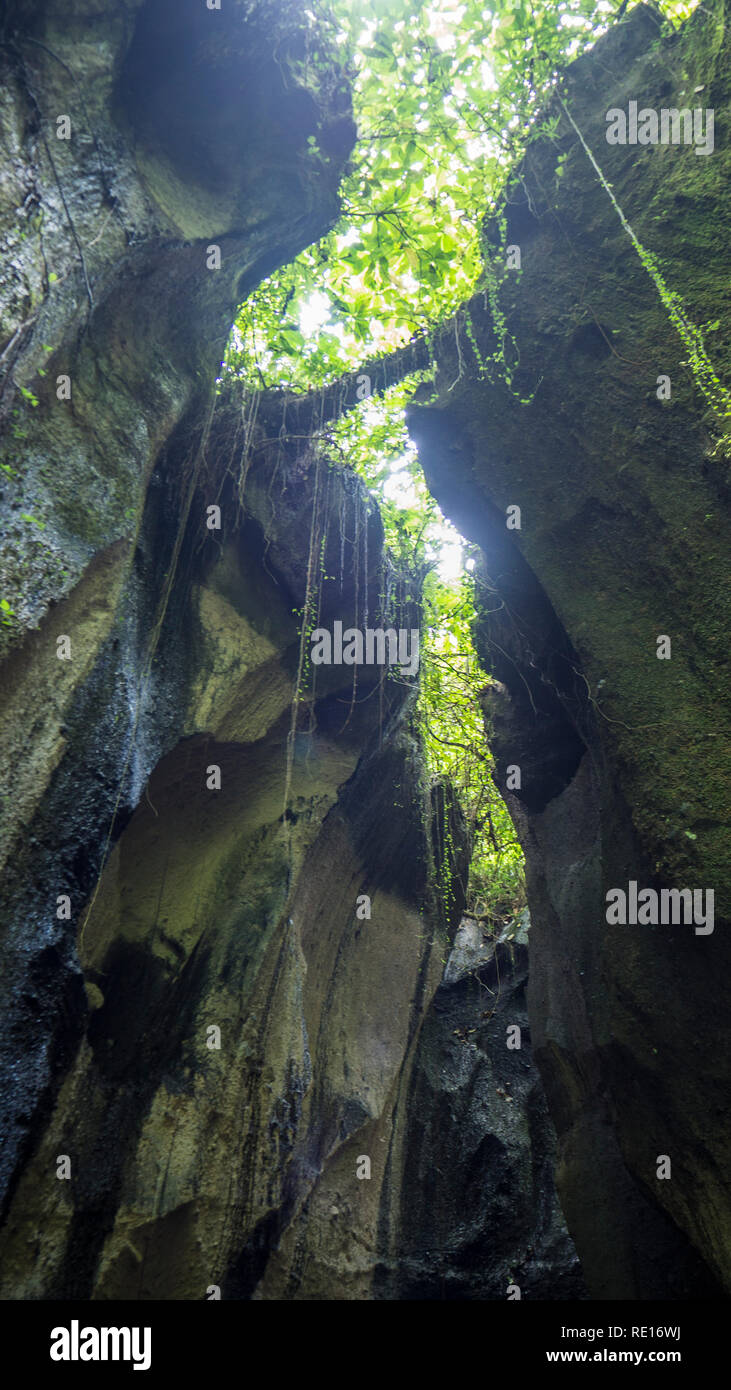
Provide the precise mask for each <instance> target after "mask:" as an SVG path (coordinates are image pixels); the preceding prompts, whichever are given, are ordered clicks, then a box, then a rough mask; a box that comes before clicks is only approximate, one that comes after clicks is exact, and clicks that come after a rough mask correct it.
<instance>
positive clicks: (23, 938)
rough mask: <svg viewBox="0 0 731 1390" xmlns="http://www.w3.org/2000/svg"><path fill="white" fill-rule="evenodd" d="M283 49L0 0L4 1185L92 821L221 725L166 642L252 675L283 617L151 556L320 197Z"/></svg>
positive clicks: (333, 160)
mask: <svg viewBox="0 0 731 1390" xmlns="http://www.w3.org/2000/svg"><path fill="white" fill-rule="evenodd" d="M323 43H325V41H324V40H323ZM305 46H306V38H305V35H304V34H303V31H302V27H301V18H298V16H297V13H296V10H295V7H293V6H288V5H282V6H281V7H277V8H276V9H273V8H272V6H270V5H266V6H264V5H257V4H245V3H232V4H228V5H226V6H225V7H224V10H223V11H221V12H220V13H218V12H212V11H209V10H208V9H207V8H206V7H205V6H202V5H199V4H197V3H196V2H195V0H183V3H178V2H177V0H176V3H174V4H173V3H171V0H145V3H139V0H138V2H137V3H124V4H98V3H96V2H95V0H78V3H73V4H66V3H64V4H60V3H55V0H48V2H47V3H41V4H26V3H20V2H18V3H11V4H10V5H8V6H6V7H5V11H4V15H3V48H2V58H1V62H2V68H3V70H2V83H1V84H0V86H1V88H2V97H1V98H0V100H1V101H2V166H3V173H2V184H1V185H0V237H1V238H2V250H3V258H2V267H3V268H2V276H1V278H0V352H1V353H2V366H3V368H4V370H5V372H6V375H5V377H4V385H3V391H2V398H1V408H2V414H3V418H4V435H3V444H2V460H1V461H2V463H3V465H4V471H3V475H2V501H3V508H4V514H5V526H4V538H3V546H2V560H1V565H0V568H1V570H2V595H3V598H5V599H6V601H7V602H8V603H9V605H10V609H11V610H12V616H11V617H10V618H9V619H8V620H7V621H6V623H5V625H4V627H3V631H2V638H3V645H4V648H5V660H4V662H3V665H2V668H1V670H0V684H1V688H2V719H3V729H2V737H3V749H4V758H3V774H2V775H3V778H4V779H5V780H4V787H3V798H2V803H1V805H2V827H1V830H2V838H1V840H0V844H1V846H2V859H3V863H4V866H5V890H4V900H3V917H4V926H3V957H4V960H3V964H4V970H3V989H4V991H5V992H6V993H5V1002H4V1014H5V1016H6V1017H7V1018H8V1027H7V1029H6V1030H5V1031H4V1036H3V1050H4V1065H5V1073H4V1074H5V1077H6V1082H5V1083H4V1084H3V1087H2V1090H3V1101H4V1103H5V1104H6V1105H7V1106H8V1111H7V1113H6V1116H5V1120H4V1123H3V1133H4V1137H5V1144H4V1146H3V1155H2V1186H3V1191H4V1192H5V1193H6V1194H7V1192H8V1190H11V1189H12V1185H13V1183H14V1182H15V1181H16V1180H17V1175H18V1172H19V1171H20V1169H19V1164H22V1160H23V1155H24V1154H25V1153H27V1152H28V1151H29V1148H30V1147H32V1146H33V1144H34V1143H35V1142H36V1137H37V1133H38V1126H40V1127H41V1128H42V1124H43V1121H44V1117H45V1116H46V1114H47V1113H49V1107H51V1106H52V1105H53V1103H54V1098H55V1094H56V1090H57V1087H58V1085H59V1084H60V1081H61V1079H62V1077H63V1076H64V1075H65V1073H66V1069H67V1067H68V1064H69V1062H70V1059H71V1057H72V1056H73V1054H74V1052H75V1048H76V1045H77V1043H78V1040H79V1037H80V1036H81V1033H82V1031H83V1027H84V1009H83V1002H84V997H83V989H82V982H81V976H80V975H79V971H78V963H77V961H76V956H75V949H74V943H73V936H74V934H75V929H76V927H77V926H78V914H79V911H80V909H81V907H82V905H83V903H84V902H85V900H86V899H87V898H88V895H89V893H90V892H91V891H92V890H93V887H94V883H95V876H96V873H97V870H98V867H99V864H100V861H101V858H102V856H103V854H104V852H105V843H106V841H107V836H108V835H109V834H111V837H112V838H111V841H110V844H111V843H113V841H114V838H115V837H116V835H117V834H118V833H119V830H120V829H121V828H123V825H124V823H125V821H126V820H127V819H129V817H130V815H131V814H132V812H133V810H134V808H135V807H136V806H137V803H138V801H139V798H140V795H141V793H142V789H143V787H144V786H145V783H146V781H147V778H148V776H149V774H150V772H151V770H152V769H153V768H154V767H155V765H156V764H157V763H158V761H159V760H160V758H161V757H163V756H164V755H165V753H167V752H168V751H170V750H172V749H173V748H174V747H175V746H176V745H177V743H178V742H179V740H180V739H181V738H182V737H183V736H184V735H185V732H186V729H187V728H188V727H190V729H191V732H192V731H193V730H197V729H205V730H207V731H208V732H209V733H210V734H212V733H213V732H214V729H215V730H216V732H218V733H219V734H220V737H221V738H222V739H226V738H230V737H231V728H232V727H233V726H234V725H236V721H237V720H238V723H239V725H240V724H241V722H242V719H243V716H242V715H241V712H240V711H237V710H236V709H232V708H230V703H229V705H227V704H226V701H225V700H221V699H218V698H217V696H216V690H215V685H216V679H218V685H219V688H220V687H223V686H224V685H225V684H226V677H227V672H226V670H225V668H222V669H219V670H218V671H217V670H216V667H215V664H214V665H212V666H211V667H210V668H209V666H208V665H206V664H205V663H204V662H203V661H202V662H201V667H200V668H199V669H196V666H195V663H194V661H193V660H192V658H191V647H190V644H191V642H194V641H195V642H198V643H199V644H203V643H210V644H211V646H212V647H216V644H218V650H219V654H221V653H223V654H222V655H221V660H222V661H224V662H225V660H226V653H227V652H230V649H231V647H232V646H233V647H234V649H235V660H237V661H238V662H239V663H241V662H244V663H245V665H246V667H247V669H250V670H259V671H260V672H261V671H262V670H264V669H265V667H266V662H267V660H270V659H271V657H272V653H273V650H274V645H275V643H274V642H273V638H272V629H273V628H275V627H276V624H277V621H279V622H280V626H281V622H282V621H283V619H282V617H281V608H282V604H281V600H280V601H279V603H277V601H276V596H272V603H271V615H270V619H269V620H267V621H265V622H263V624H260V628H259V629H258V630H257V631H254V630H253V629H252V628H251V627H250V626H248V627H247V625H246V622H245V620H244V619H241V621H239V620H238V618H237V616H236V615H235V614H232V613H231V611H230V606H229V607H227V603H226V597H225V584H223V581H222V585H223V590H224V592H223V594H221V593H219V592H218V591H216V590H215V586H214V589H212V590H211V591H210V593H206V594H202V596H201V598H200V602H201V603H202V604H203V606H204V608H205V605H206V604H208V608H207V609H206V610H205V611H204V612H203V614H202V617H201V618H199V617H198V614H197V612H196V608H195V605H192V604H191V603H190V602H189V597H190V588H191V583H192V581H193V577H194V576H193V571H192V565H191V558H190V555H189V554H188V555H187V568H186V570H185V573H181V571H180V570H179V568H178V563H177V562H178V560H179V554H180V540H181V538H182V537H184V536H185V534H186V522H187V519H188V512H189V508H190V505H191V498H192V495H193V491H194V488H195V480H196V478H197V476H198V475H199V473H200V470H201V460H202V457H203V449H202V440H205V437H206V433H207V430H206V422H207V421H208V422H209V420H210V410H211V407H212V389H213V383H214V379H215V374H216V369H217V366H218V363H219V362H220V358H221V353H222V350H223V346H224V343H225V340H226V336H227V334H228V331H229V328H230V323H231V320H232V317H233V313H234V311H235V306H236V305H237V304H238V303H239V302H240V300H241V299H242V298H243V297H245V295H246V294H247V293H248V292H249V290H250V289H251V288H252V287H253V286H254V285H256V284H257V283H258V282H259V280H260V279H261V278H262V276H263V275H265V274H266V273H267V272H268V271H270V270H271V269H273V268H274V267H275V266H276V265H277V264H280V263H282V262H283V261H285V260H288V259H290V258H291V257H292V256H293V255H294V254H296V253H297V251H299V250H300V249H301V248H302V247H303V246H305V245H306V244H308V243H309V242H310V241H311V240H312V239H313V238H315V237H317V236H319V235H321V234H322V233H323V232H324V231H325V230H326V229H327V227H328V226H329V225H330V223H331V222H332V220H333V218H334V216H335V214H336V211H337V199H336V189H337V184H338V180H339V177H340V173H341V170H342V167H343V163H344V160H345V158H346V156H347V154H348V151H349V149H350V147H351V145H352V141H353V138H354V127H353V125H352V121H351V119H350V115H349V98H348V92H347V89H346V88H344V86H343V84H342V81H341V76H340V73H339V70H338V67H337V64H336V63H335V62H334V61H333V62H332V63H331V65H330V68H329V69H328V70H327V71H324V69H323V70H322V71H320V73H319V76H318V78H317V84H318V85H317V86H316V87H315V88H313V87H312V84H311V83H310V85H309V86H308V84H307V82H306V80H305V76H304V64H303V61H302V60H303V55H304V51H305ZM153 71H154V80H153ZM192 122H193V123H194V124H195V128H196V132H197V138H196V140H193V139H192V133H191V123H192ZM66 134H69V137H70V138H68V139H66V138H64V137H65V135H66ZM309 135H311V136H313V137H315V138H316V140H317V142H318V145H319V147H320V149H321V151H322V155H321V157H320V158H318V159H317V160H314V159H313V158H312V157H311V156H310V155H309V154H308V146H307V138H308V136H309ZM204 149H208V150H209V151H211V154H210V157H209V158H207V159H206V160H204V159H203V158H202V151H203V150H204ZM211 247H214V248H215V247H218V248H219V251H220V269H209V268H208V267H209V262H210V263H211V264H214V263H215V257H214V258H213V260H211V257H210V248H211ZM23 389H24V390H25V391H26V393H28V394H27V395H26V396H23V394H22V390H23ZM29 518H33V519H29ZM229 558H230V557H229ZM231 563H232V564H233V563H234V561H233V560H232V561H231ZM196 577H199V576H196ZM277 615H279V617H277ZM286 616H287V621H288V623H289V628H288V629H287V631H288V632H289V630H290V629H291V614H287V615H286ZM227 624H228V626H229V628H230V629H231V631H230V632H228V633H227V632H226V627H227ZM59 636H67V637H68V638H69V640H70V654H71V655H70V660H59V659H58V656H57V639H58V637H59ZM229 638H230V641H229V640H228V639H229ZM285 645H286V643H285ZM281 646H282V643H281V642H280V648H281ZM212 659H213V658H212ZM283 681H284V677H283V676H280V678H279V685H277V681H276V678H275V679H274V680H273V683H272V686H271V688H269V686H267V689H266V693H265V695H264V696H262V699H263V700H264V702H265V703H266V704H267V706H268V708H267V710H266V711H264V712H262V711H260V713H259V715H257V713H256V712H255V711H254V710H252V707H251V705H252V701H251V692H247V699H246V707H247V710H246V718H247V719H248V720H249V724H248V734H249V736H250V737H252V738H253V737H256V736H258V732H262V733H263V731H264V730H266V729H268V728H270V727H271V722H272V710H275V711H276V710H277V709H280V710H281V709H283V708H284V705H285V703H286V700H287V694H288V691H289V689H290V687H291V680H290V685H289V686H288V687H287V692H285V690H284V688H283ZM234 698H235V697H234ZM214 703H215V704H216V714H215V716H212V715H211V708H212V705H213V704H214ZM186 721H187V722H186ZM110 827H113V829H111V830H110ZM107 848H109V846H107ZM60 895H66V896H68V898H69V899H70V902H71V912H72V919H71V921H66V920H65V919H64V918H61V919H59V917H58V916H57V907H56V903H57V899H58V897H59V896H60Z"/></svg>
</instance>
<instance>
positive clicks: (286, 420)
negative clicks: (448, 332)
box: [229, 325, 446, 435]
mask: <svg viewBox="0 0 731 1390" xmlns="http://www.w3.org/2000/svg"><path fill="white" fill-rule="evenodd" d="M445 327H446V326H444V325H443V326H442V327H441V328H440V329H439V330H437V332H436V333H435V334H434V335H433V336H432V337H431V338H428V337H427V336H426V335H422V336H420V337H417V338H412V339H411V341H410V342H408V343H406V344H405V345H404V347H402V348H397V349H396V351H395V352H389V353H384V354H383V355H382V356H380V357H371V358H368V360H367V361H365V362H362V363H361V364H360V366H358V367H356V368H355V370H354V371H352V372H346V373H345V374H344V375H343V376H341V377H338V378H337V380H336V381H333V382H331V383H330V385H329V386H324V387H322V389H321V390H313V391H308V392H307V393H306V394H299V393H293V392H290V391H287V390H277V389H271V390H268V391H262V392H261V393H260V395H259V404H258V410H257V420H258V421H259V422H260V423H261V424H264V425H265V426H266V427H267V428H269V429H273V430H274V432H275V433H279V432H281V430H282V429H283V430H284V432H285V433H286V434H302V435H310V434H316V433H317V431H318V430H320V429H322V427H323V425H325V424H327V422H328V421H329V420H334V419H337V418H338V416H340V415H343V414H344V413H345V412H346V411H348V410H352V409H353V407H354V406H356V405H360V404H361V402H362V401H363V400H364V399H366V398H367V397H368V396H375V395H381V394H382V393H383V392H384V391H388V389H389V388H390V387H391V386H396V385H397V384H398V383H399V382H400V381H404V379H405V378H406V377H407V376H411V374H412V373H413V372H420V371H424V370H425V369H427V368H429V367H431V365H432V360H433V358H434V356H435V353H436V349H437V344H438V342H439V339H440V338H441V336H442V334H443V333H444V332H445ZM364 377H367V378H368V380H367V381H364V380H363V378H364ZM229 389H230V393H231V395H233V393H234V391H235V386H234V385H233V384H232V385H231V387H230V388H229Z"/></svg>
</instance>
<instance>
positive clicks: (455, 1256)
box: [378, 918, 586, 1300]
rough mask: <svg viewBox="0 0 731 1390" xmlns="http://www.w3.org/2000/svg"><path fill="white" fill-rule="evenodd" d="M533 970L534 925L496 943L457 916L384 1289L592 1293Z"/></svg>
mask: <svg viewBox="0 0 731 1390" xmlns="http://www.w3.org/2000/svg"><path fill="white" fill-rule="evenodd" d="M516 927H517V924H516ZM527 977H528V949H527V933H526V932H524V931H518V935H517V939H516V940H515V942H508V943H496V942H494V941H492V940H490V939H489V938H488V937H487V936H486V934H485V932H484V931H483V929H482V926H481V924H480V923H478V922H476V921H474V920H473V919H469V918H464V919H463V920H462V922H461V924H460V927H459V931H458V932H457V935H456V938H455V942H454V946H453V948H452V951H451V953H450V955H449V958H448V961H447V965H446V968H445V971H444V975H443V978H442V981H441V983H440V985H439V988H438V990H437V992H436V994H435V995H434V998H433V1000H432V1002H431V1004H430V1006H429V1010H428V1013H427V1016H426V1019H425V1022H424V1026H423V1028H422V1031H421V1036H420V1039H419V1046H418V1051H417V1055H416V1058H415V1062H414V1067H413V1070H412V1075H411V1084H410V1090H409V1100H408V1115H407V1131H408V1132H407V1138H406V1144H405V1161H404V1170H403V1181H402V1185H401V1210H400V1214H399V1228H398V1237H397V1240H396V1242H395V1251H394V1254H393V1257H392V1264H391V1266H390V1268H389V1269H388V1270H387V1271H386V1270H384V1271H383V1272H382V1276H381V1280H380V1282H379V1285H378V1287H379V1289H380V1290H381V1296H382V1297H398V1298H408V1299H424V1298H426V1299H459V1300H465V1299H504V1298H505V1296H506V1291H507V1290H508V1289H509V1288H510V1286H511V1285H512V1286H515V1285H517V1287H518V1288H519V1289H520V1294H521V1298H534V1299H535V1298H538V1299H547V1300H565V1299H577V1298H585V1297H586V1290H585V1287H584V1281H583V1278H582V1275H581V1271H580V1268H579V1262H578V1259H577V1256H576V1251H575V1250H574V1247H573V1244H572V1241H571V1239H570V1237H569V1236H568V1234H567V1231H566V1227H565V1224H564V1219H563V1215H562V1213H561V1209H560V1207H559V1204H558V1198H557V1196H556V1189H555V1185H554V1177H553V1174H554V1164H555V1133H554V1130H553V1126H552V1124H551V1121H550V1119H549V1117H548V1111H547V1106H546V1099H545V1095H544V1093H543V1087H542V1085H541V1081H540V1077H539V1074H538V1071H537V1068H536V1066H535V1063H534V1062H533V1059H532V1055H531V1037H530V1026H529V1022H528V1014H527V1009H526V1001H525V989H526V983H527ZM508 1043H509V1044H510V1045H508Z"/></svg>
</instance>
